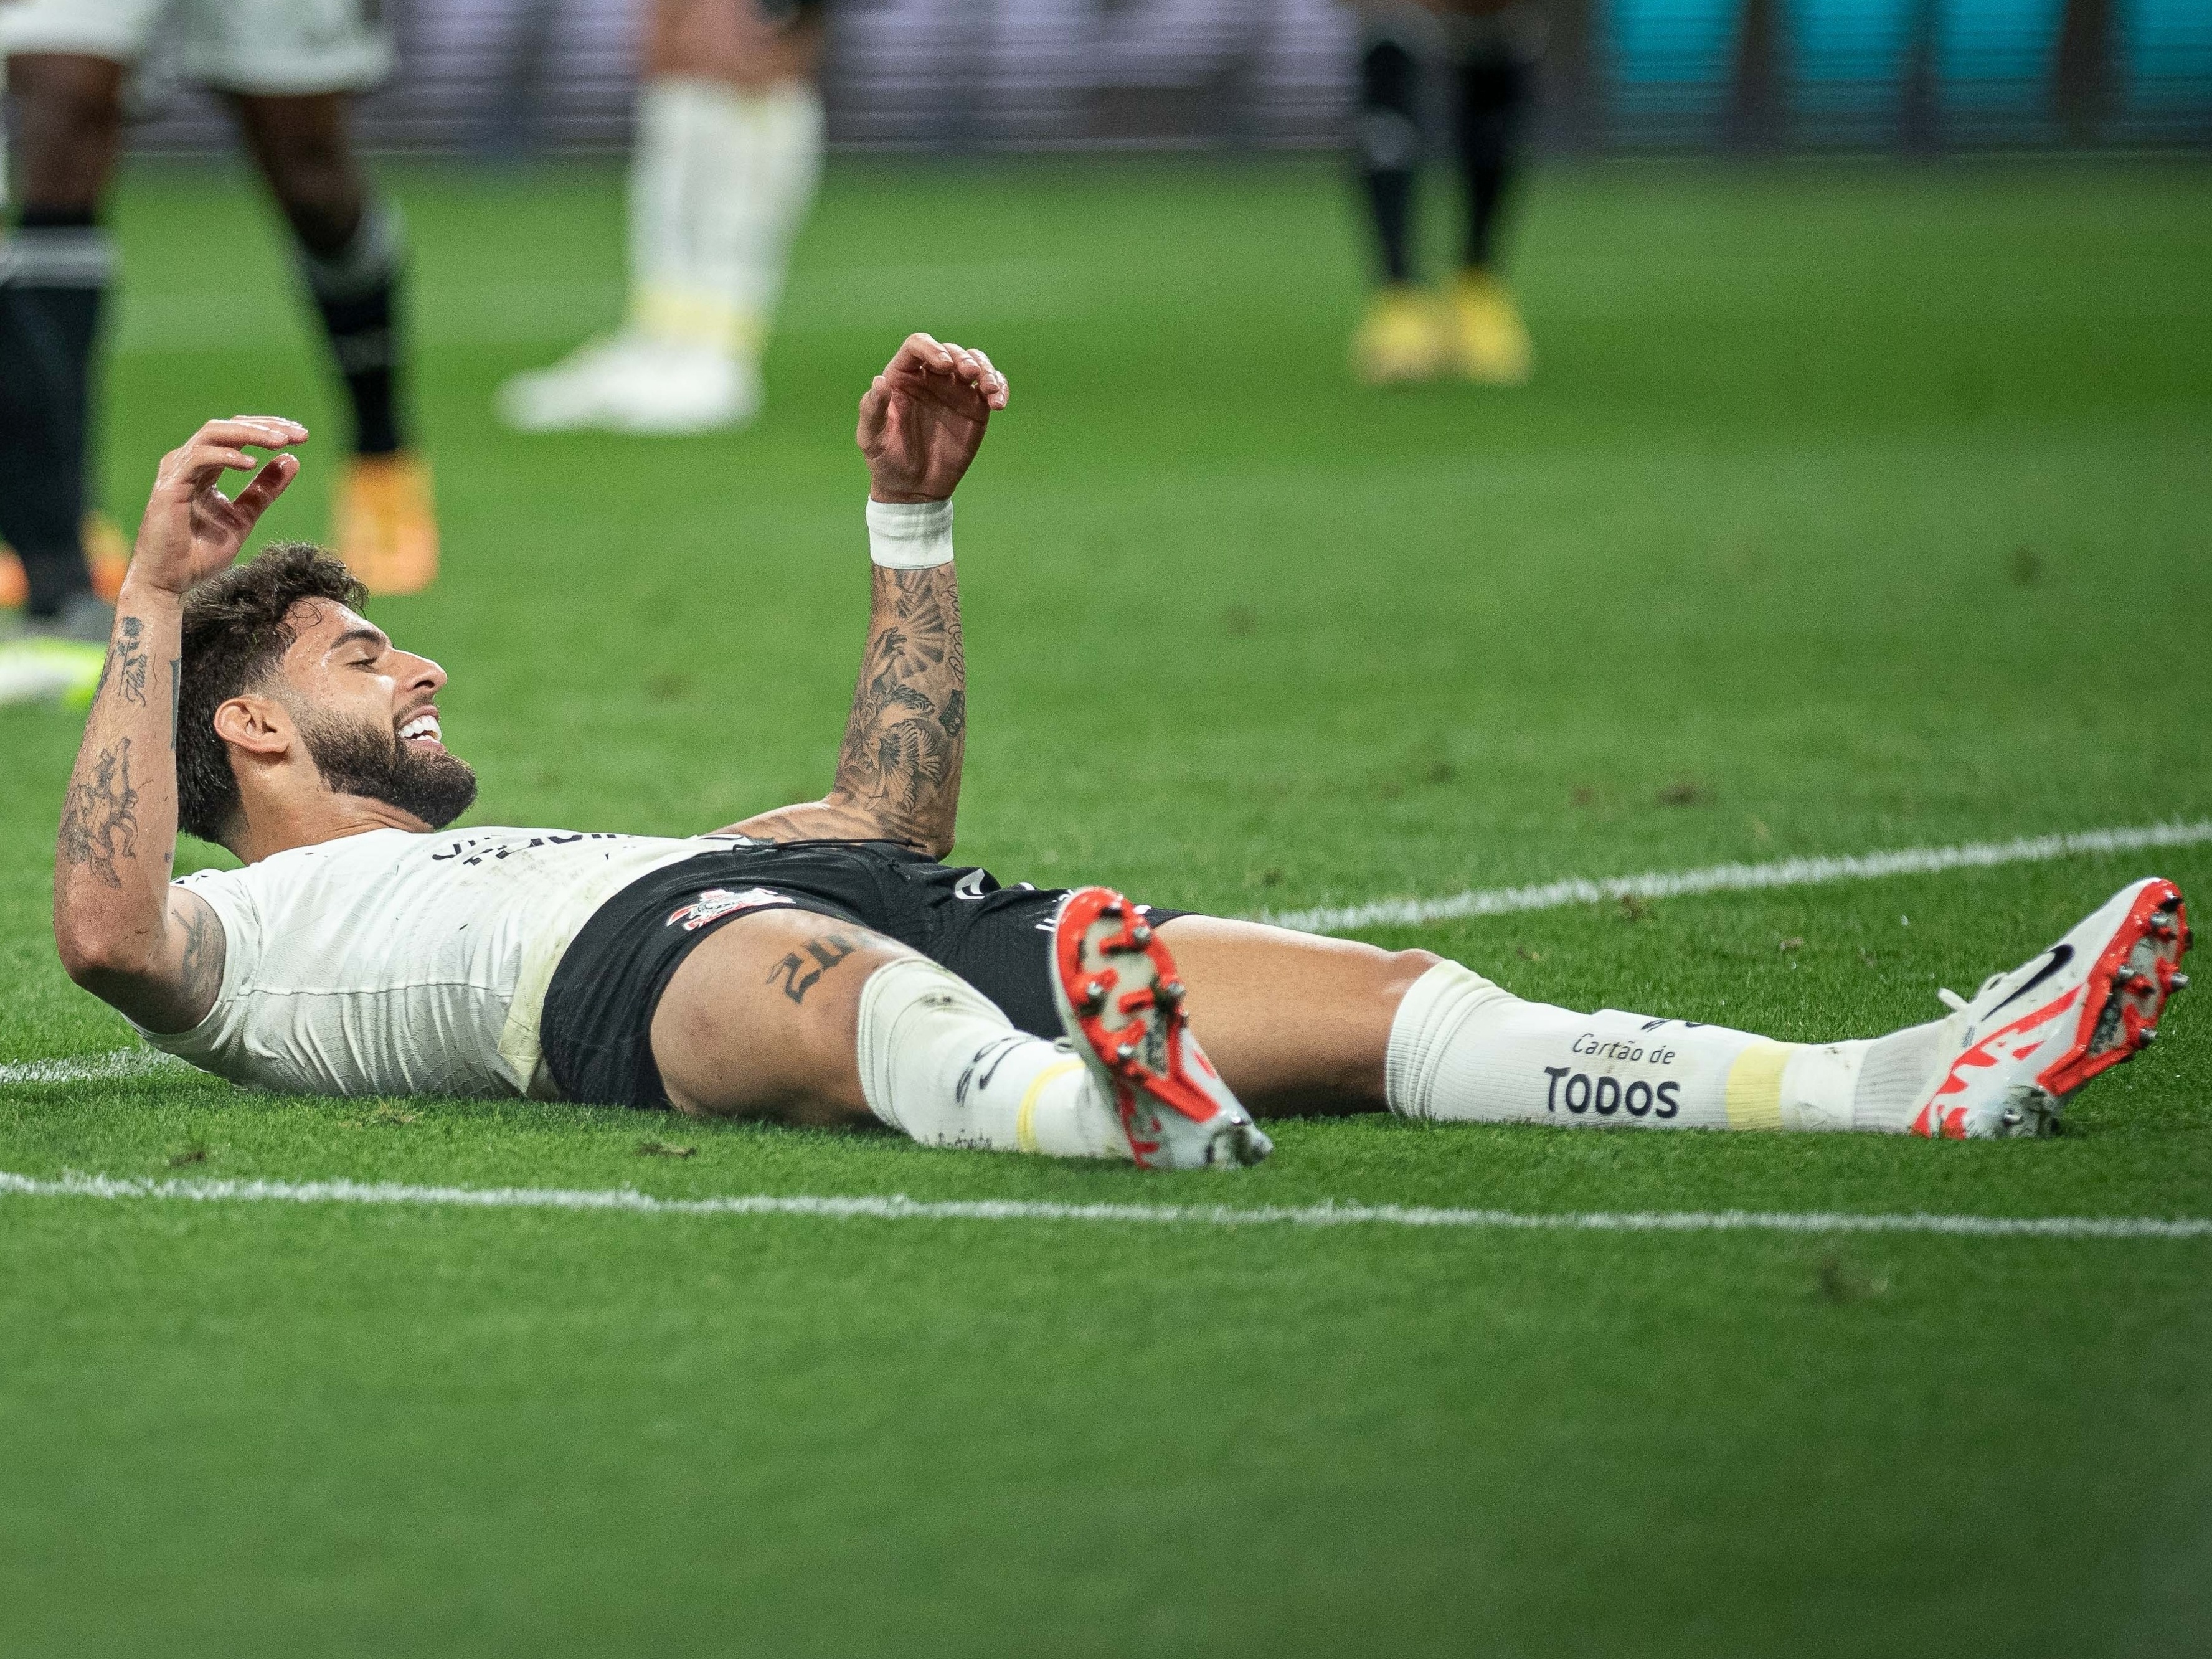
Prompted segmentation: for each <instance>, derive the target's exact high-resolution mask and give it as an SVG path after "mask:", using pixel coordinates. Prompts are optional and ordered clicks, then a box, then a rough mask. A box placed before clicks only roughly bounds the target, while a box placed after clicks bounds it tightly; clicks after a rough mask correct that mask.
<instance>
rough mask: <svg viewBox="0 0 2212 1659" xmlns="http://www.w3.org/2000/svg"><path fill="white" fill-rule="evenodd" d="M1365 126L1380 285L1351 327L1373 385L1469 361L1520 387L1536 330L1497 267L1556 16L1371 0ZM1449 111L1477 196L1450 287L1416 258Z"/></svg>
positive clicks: (1362, 154)
mask: <svg viewBox="0 0 2212 1659" xmlns="http://www.w3.org/2000/svg"><path fill="white" fill-rule="evenodd" d="M1357 9H1358V12H1359V14H1360V22H1361V27H1360V33H1359V88H1358V90H1359V107H1358V122H1357V125H1356V128H1355V133H1356V142H1357V145H1358V161H1359V166H1360V171H1361V183H1362V185H1363V186H1364V190H1363V196H1364V203H1365V206H1366V208H1367V211H1368V216H1369V218H1370V222H1371V223H1372V225H1373V227H1374V232H1375V242H1376V264H1377V267H1378V274H1379V276H1380V283H1379V285H1378V286H1377V287H1376V290H1375V292H1374V293H1373V294H1372V295H1370V297H1369V299H1368V302H1367V313H1366V315H1365V317H1364V319H1362V320H1361V322H1360V325H1359V331H1358V333H1357V334H1356V335H1354V336H1353V337H1352V368H1353V369H1354V370H1355V371H1356V372H1357V373H1358V375H1359V377H1360V378H1361V379H1362V380H1366V381H1368V382H1369V383H1370V384H1371V385H1377V386H1382V385H1389V384H1390V383H1393V382H1395V381H1401V380H1426V379H1428V378H1430V377H1431V376H1433V375H1437V374H1462V375H1464V376H1466V377H1467V378H1468V380H1476V381H1480V382H1481V383H1483V384H1484V385H1487V386H1519V385H1521V384H1522V382H1524V381H1525V380H1528V376H1529V374H1531V372H1532V371H1533V370H1534V368H1535V354H1534V349H1532V347H1531V345H1530V343H1529V339H1528V329H1527V328H1526V326H1524V325H1522V320H1521V313H1520V311H1519V310H1518V308H1517V307H1515V305H1514V303H1513V296H1512V295H1511V294H1510V292H1509V291H1508V290H1507V289H1506V287H1505V284H1504V280H1503V279H1502V278H1501V277H1500V276H1499V275H1498V241H1499V238H1498V229H1499V221H1500V217H1501V215H1502V213H1503V211H1504V206H1505V202H1506V197H1507V196H1508V195H1509V193H1510V189H1511V186H1512V185H1513V182H1514V178H1515V174H1516V172H1517V170H1518V166H1519V145H1520V138H1521V130H1522V125H1523V124H1524V121H1525V118H1526V116H1527V113H1528V105H1529V101H1530V97H1531V94H1532V93H1533V91H1534V82H1535V66H1536V59H1537V57H1538V55H1539V53H1540V52H1541V47H1542V43H1543V21H1542V19H1541V17H1540V16H1538V15H1535V13H1534V9H1533V8H1532V7H1530V6H1528V5H1527V4H1516V3H1512V0H1365V3H1359V4H1358V6H1357ZM1445 112H1448V121H1449V131H1450V134H1451V139H1452V149H1453V155H1454V158H1455V161H1457V163H1458V166H1459V170H1460V179H1461V184H1462V188H1463V190H1464V192H1465V196H1466V213H1467V222H1466V240H1465V241H1464V242H1463V243H1462V249H1461V256H1460V262H1459V270H1458V271H1457V273H1456V274H1455V276H1454V277H1453V279H1452V281H1451V282H1450V283H1449V285H1448V286H1447V287H1446V288H1445V289H1443V292H1442V293H1441V294H1440V295H1431V293H1430V292H1429V291H1428V290H1427V289H1424V288H1423V287H1421V286H1420V284H1419V276H1418V274H1417V270H1416V260H1415V239H1416V235H1417V229H1418V227H1417V224H1416V222H1415V217H1414V205H1415V193H1414V184H1415V182H1416V179H1417V178H1418V176H1419V171H1420V167H1421V163H1422V161H1423V160H1424V159H1425V156H1426V155H1427V153H1428V151H1429V150H1430V148H1431V134H1432V133H1434V132H1435V131H1436V130H1437V128H1438V127H1439V126H1440V125H1444V124H1445V123H1444V122H1442V121H1439V120H1438V119H1437V117H1438V115H1439V114H1443V113H1445Z"/></svg>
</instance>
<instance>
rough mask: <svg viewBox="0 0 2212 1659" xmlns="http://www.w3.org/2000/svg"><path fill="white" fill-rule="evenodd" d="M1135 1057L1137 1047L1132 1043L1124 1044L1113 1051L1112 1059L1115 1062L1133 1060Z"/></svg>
mask: <svg viewBox="0 0 2212 1659" xmlns="http://www.w3.org/2000/svg"><path fill="white" fill-rule="evenodd" d="M1136 1057H1137V1045H1136V1044H1135V1043H1133V1042H1125V1043H1123V1044H1122V1045H1121V1047H1120V1048H1116V1049H1115V1051H1114V1058H1115V1059H1116V1060H1134V1059H1135V1058H1136Z"/></svg>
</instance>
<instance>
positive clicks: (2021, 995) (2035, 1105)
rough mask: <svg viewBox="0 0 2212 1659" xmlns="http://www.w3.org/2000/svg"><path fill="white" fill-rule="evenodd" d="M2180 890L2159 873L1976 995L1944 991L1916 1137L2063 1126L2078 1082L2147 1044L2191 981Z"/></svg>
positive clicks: (1914, 1120)
mask: <svg viewBox="0 0 2212 1659" xmlns="http://www.w3.org/2000/svg"><path fill="white" fill-rule="evenodd" d="M2190 943H2191V939H2190V933H2189V911H2188V908H2187V907H2186V906H2185V905H2184V904H2183V902H2182V900H2181V891H2180V890H2179V888H2177V887H2176V886H2174V884H2172V882H2170V881H2164V880H2160V879H2159V878H2156V877H2152V878H2149V879H2148V880H2144V881H2138V882H2136V883H2135V884H2132V885H2130V886H2127V887H2124V888H2122V889H2121V890H2119V891H2118V893H2116V894H2114V895H2113V896H2112V899H2111V901H2110V902H2108V903H2106V905H2105V906H2104V907H2103V908H2101V909H2100V910H2098V911H2097V912H2096V913H2095V914H2094V915H2091V916H2090V917H2089V918H2088V920H2087V921H2084V922H2082V923H2081V925H2080V926H2079V927H2075V929H2074V931H2073V932H2072V933H2069V934H2067V935H2066V937H2065V938H2064V939H2061V940H2059V941H2058V943H2057V944H2056V945H2052V946H2051V948H2050V949H2049V950H2048V951H2044V952H2043V953H2042V954H2041V955H2039V956H2037V957H2033V958H2031V959H2030V960H2029V961H2027V963H2023V964H2022V965H2021V966H2020V967H2018V968H2015V969H2013V970H2012V972H2010V973H2008V974H1994V975H1990V978H1989V979H1988V980H1987V981H1984V983H1983V986H1982V988H1981V990H1980V991H1979V992H1978V993H1977V994H1975V996H1974V998H1973V1000H1972V1001H1971V1002H1970V1001H1968V1000H1966V998H1964V997H1961V996H1959V995H1958V994H1955V993H1954V992H1950V991H1945V992H1943V993H1942V998H1943V1000H1944V1001H1945V1002H1947V1003H1948V1004H1949V1005H1950V1006H1951V1008H1952V1010H1953V1012H1952V1015H1951V1018H1950V1019H1949V1020H1948V1021H1947V1022H1946V1025H1947V1027H1948V1030H1946V1032H1945V1036H1946V1038H1947V1039H1948V1041H1947V1043H1946V1048H1947V1051H1948V1055H1949V1058H1948V1060H1947V1061H1946V1063H1945V1064H1944V1066H1942V1069H1941V1070H1940V1071H1938V1072H1937V1073H1936V1075H1935V1077H1934V1079H1933V1080H1932V1081H1931V1082H1930V1083H1929V1085H1928V1087H1927V1089H1926V1090H1925V1091H1924V1092H1923V1095H1922V1097H1921V1099H1920V1101H1919V1103H1918V1104H1917V1108H1916V1109H1915V1110H1914V1111H1913V1113H1912V1116H1911V1124H1910V1126H1909V1127H1910V1128H1911V1133H1914V1134H1917V1135H1941V1136H1943V1137H1945V1138H1947V1139H1953V1140H1959V1139H1966V1138H1968V1137H1974V1136H1983V1135H2043V1134H2052V1133H2057V1127H2058V1115H2059V1113H2060V1111H2061V1110H2062V1109H2063V1108H2064V1107H2065V1104H2066V1103H2067V1102H2068V1101H2069V1099H2071V1098H2072V1097H2073V1096H2074V1095H2075V1092H2076V1091H2079V1090H2080V1089H2081V1085H2083V1084H2085V1083H2087V1082H2088V1081H2089V1079H2092V1078H2093V1077H2095V1076H2096V1075H2097V1074H2098V1073H2100V1072H2105V1071H2109V1070H2110V1069H2111V1068H2112V1067H2113V1066H2118V1064H2120V1062H2121V1061H2123V1060H2129V1059H2131V1058H2132V1057H2133V1056H2134V1055H2136V1054H2138V1053H2139V1052H2141V1051H2142V1049H2144V1048H2148V1047H2149V1046H2150V1044H2151V1042H2152V1041H2153V1040H2154V1038H2156V1036H2158V1021H2159V1016H2160V1013H2162V1012H2164V1011H2165V1008H2166V999H2167V998H2168V997H2170V996H2172V994H2174V993H2175V992H2177V991H2181V990H2185V989H2187V988H2188V985H2189V978H2188V975H2185V974H2184V973H2182V972H2181V971H2180V969H2181V957H2182V953H2183V952H2184V951H2187V950H2188V949H2189V946H2190Z"/></svg>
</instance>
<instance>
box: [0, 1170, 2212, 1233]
mask: <svg viewBox="0 0 2212 1659" xmlns="http://www.w3.org/2000/svg"><path fill="white" fill-rule="evenodd" d="M0 1197H21V1198H99V1199H110V1200H115V1199H169V1200H186V1201H189V1202H193V1203H200V1204H210V1203H216V1204H222V1203H229V1204H365V1205H399V1206H418V1207H424V1208H460V1209H478V1210H612V1211H617V1212H622V1213H623V1214H629V1215H678V1216H801V1217H805V1218H810V1219H817V1220H829V1221H1061V1222H1070V1221H1072V1222H1092V1223H1096V1222H1106V1223H1134V1224H1138V1225H1168V1226H1186V1227H1190V1226H1195V1227H1269V1226H1274V1227H1280V1226H1290V1227H1347V1226H1380V1227H1425V1228H1458V1229H1474V1230H1494V1231H1516V1232H1607V1233H1717V1232H1760V1233H1945V1234H1952V1235H1957V1236H1963V1237H1971V1238H2212V1218H2197V1217H2181V1218H2156V1217H2150V1216H1984V1215H1929V1214H1926V1213H1924V1212H1915V1213H1910V1214H1891V1215H1882V1214H1874V1215H1852V1214H1847V1213H1837V1212H1818V1211H1814V1212H1796V1211H1760V1210H1638V1211H1623V1212H1604V1211H1596V1212H1592V1211H1582V1212H1561V1213H1557V1214H1545V1213H1531V1212H1524V1211H1518V1210H1463V1209H1431V1208H1425V1207H1421V1206H1403V1205H1396V1204H1339V1203H1335V1202H1334V1201H1331V1202H1328V1203H1323V1204H1303V1205H1257V1206H1250V1207H1243V1206H1233V1205H1226V1204H1193V1205H1182V1204H1054V1203H1048V1202H1038V1201H1034V1200H1017V1199H952V1200H923V1199H912V1198H908V1197H907V1196H906V1195H905V1194H902V1193H885V1194H866V1195H863V1196H860V1197H851V1198H823V1197H816V1196H811V1195H806V1194H794V1195H791V1196H784V1195H780V1194H769V1193H757V1194H745V1195H744V1196H741V1197H731V1198H653V1197H650V1196H648V1195H647V1194H644V1193H641V1192H636V1191H634V1190H633V1189H631V1188H627V1187H621V1188H599V1189H589V1188H586V1189H581V1190H577V1189H565V1188H558V1187H414V1186H405V1185H402V1184H399V1183H398V1182H354V1181H301V1182H290V1181H131V1180H117V1179H115V1178H114V1177H112V1176H96V1175H77V1174H74V1173H69V1174H64V1175H62V1176H59V1177H58V1178H57V1179H54V1180H51V1181H46V1180H40V1179H38V1178H37V1177H35V1176H20V1175H10V1174H9V1173H7V1172H5V1171H0Z"/></svg>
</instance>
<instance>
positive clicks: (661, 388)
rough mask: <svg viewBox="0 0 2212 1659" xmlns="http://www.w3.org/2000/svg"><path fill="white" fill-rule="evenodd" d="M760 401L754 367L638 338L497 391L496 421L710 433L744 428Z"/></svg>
mask: <svg viewBox="0 0 2212 1659" xmlns="http://www.w3.org/2000/svg"><path fill="white" fill-rule="evenodd" d="M760 403H761V383H760V368H759V366H758V365H757V364H756V363H753V362H750V360H745V359H740V358H737V357H732V356H726V355H724V354H723V353H721V352H719V351H710V350H706V349H702V348H700V347H697V346H690V345H678V344H672V343H664V342H661V341H657V340H653V339H648V338H647V337H644V336H642V335H638V334H617V335H613V336H611V337H607V338H605V339H600V340H593V341H592V342H591V343H588V344H586V345H582V346H579V347H578V348H577V349H575V350H574V351H572V352H570V353H569V354H568V356H566V357H564V358H562V360H561V361H560V362H557V363H556V364H554V365H553V367H552V368H541V369H535V370H532V372H530V373H528V374H516V375H513V376H512V377H510V378H509V379H508V380H507V382H506V383H505V384H504V385H503V386H501V387H500V389H499V413H500V418H501V420H503V421H505V422H507V425H508V426H510V427H512V428H514V429H515V430H516V431H518V432H623V433H630V434H635V435H641V436H656V435H665V436H678V435H687V434H692V433H700V432H715V431H720V430H721V429H722V428H726V427H735V426H743V425H745V424H747V423H748V422H750V421H751V420H752V418H753V417H754V416H756V415H757V414H759V413H760Z"/></svg>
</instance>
